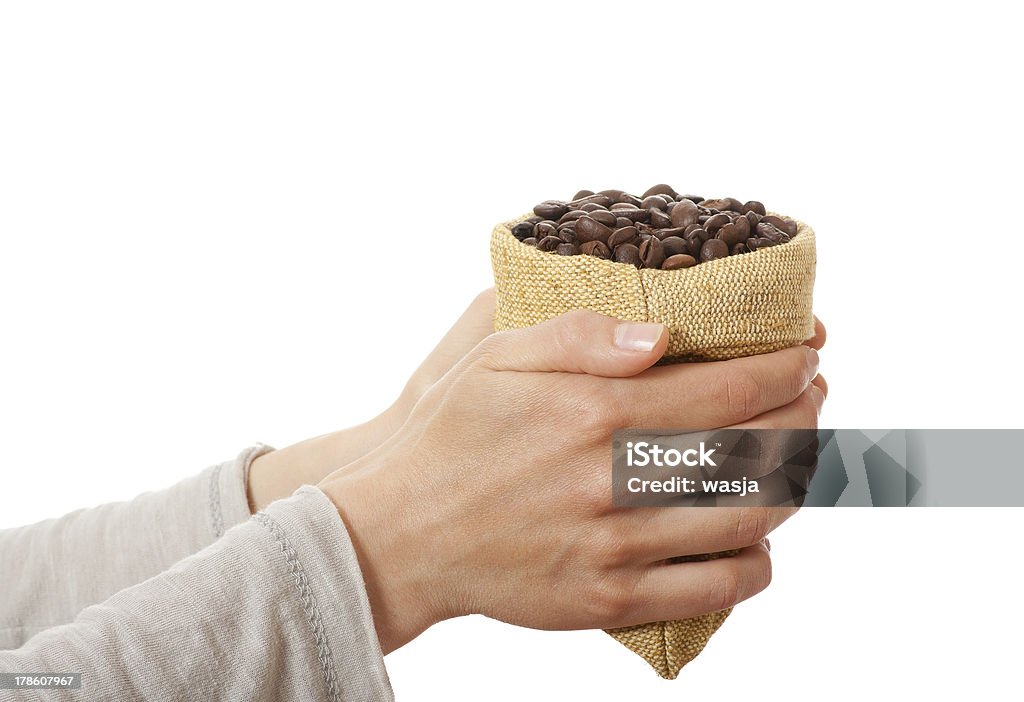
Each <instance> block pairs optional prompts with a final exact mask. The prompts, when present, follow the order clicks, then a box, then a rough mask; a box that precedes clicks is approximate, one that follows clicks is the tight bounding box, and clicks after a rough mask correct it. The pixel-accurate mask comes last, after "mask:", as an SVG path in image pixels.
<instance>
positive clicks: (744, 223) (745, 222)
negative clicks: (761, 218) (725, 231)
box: [732, 217, 750, 241]
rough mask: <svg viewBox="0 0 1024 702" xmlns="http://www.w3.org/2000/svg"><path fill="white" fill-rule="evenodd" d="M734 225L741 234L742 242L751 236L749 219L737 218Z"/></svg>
mask: <svg viewBox="0 0 1024 702" xmlns="http://www.w3.org/2000/svg"><path fill="white" fill-rule="evenodd" d="M732 223H733V225H735V227H736V229H737V230H738V231H739V233H740V241H744V240H745V239H746V238H747V237H748V236H750V220H749V219H747V218H746V217H737V218H736V219H734V220H733V221H732Z"/></svg>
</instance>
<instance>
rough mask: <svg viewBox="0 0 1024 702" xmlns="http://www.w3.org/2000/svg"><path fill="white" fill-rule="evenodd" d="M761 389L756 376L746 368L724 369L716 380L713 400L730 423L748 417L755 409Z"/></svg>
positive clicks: (752, 414) (751, 415)
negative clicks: (717, 380)
mask: <svg viewBox="0 0 1024 702" xmlns="http://www.w3.org/2000/svg"><path fill="white" fill-rule="evenodd" d="M760 394H761V390H760V385H759V383H758V382H757V377H756V376H755V375H754V373H753V372H752V371H750V370H749V369H747V368H732V369H729V370H727V371H725V372H724V373H723V374H722V376H721V378H720V379H719V382H718V387H717V391H716V393H715V398H714V399H715V401H716V402H717V404H718V406H719V407H721V408H722V410H723V411H724V412H725V414H726V416H727V418H728V421H729V422H730V423H736V422H742V421H743V420H745V419H750V418H751V417H753V416H754V414H755V413H756V411H757V406H758V400H759V398H760Z"/></svg>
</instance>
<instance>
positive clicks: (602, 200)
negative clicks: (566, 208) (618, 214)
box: [566, 193, 614, 207]
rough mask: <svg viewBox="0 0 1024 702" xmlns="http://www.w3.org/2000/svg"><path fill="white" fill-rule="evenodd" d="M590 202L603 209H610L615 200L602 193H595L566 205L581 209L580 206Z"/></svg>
mask: <svg viewBox="0 0 1024 702" xmlns="http://www.w3.org/2000/svg"><path fill="white" fill-rule="evenodd" d="M588 202H595V203H597V204H598V205H602V206H603V207H608V206H609V205H611V204H612V203H613V202H614V200H612V199H611V198H610V197H608V196H607V195H602V194H601V193H594V194H593V195H586V196H584V197H580V198H575V199H573V200H570V201H569V202H568V203H566V205H571V206H572V207H579V206H580V205H585V204H587V203H588Z"/></svg>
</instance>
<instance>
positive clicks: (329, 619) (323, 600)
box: [253, 485, 394, 700]
mask: <svg viewBox="0 0 1024 702" xmlns="http://www.w3.org/2000/svg"><path fill="white" fill-rule="evenodd" d="M253 519H254V521H256V522H259V523H260V524H261V525H262V526H263V527H264V528H266V529H267V531H269V532H270V534H271V535H272V537H273V538H274V539H275V541H277V544H278V547H279V548H280V549H281V550H282V551H283V552H284V553H285V555H286V558H287V561H288V570H289V572H288V573H286V574H284V575H286V576H287V577H288V578H289V579H291V580H292V581H293V582H294V585H295V589H296V597H298V598H300V599H301V601H302V605H303V609H304V612H305V614H306V617H307V620H308V623H309V625H310V635H311V636H312V637H313V639H314V642H315V643H316V645H317V649H318V657H319V658H320V660H321V662H322V663H323V662H325V661H327V663H326V664H325V667H326V670H325V672H326V674H327V678H328V685H329V687H330V686H331V685H334V686H336V689H337V691H338V693H339V694H340V699H344V700H393V699H394V694H393V692H392V690H391V682H390V680H389V679H388V674H387V670H386V669H385V667H384V655H383V652H382V651H381V647H380V641H379V639H378V638H377V631H376V628H375V627H374V624H373V615H372V613H371V611H370V602H369V599H368V598H367V595H366V586H365V583H364V580H363V574H362V571H361V570H360V568H359V562H358V560H357V559H356V552H355V548H354V547H353V546H352V541H351V539H350V538H349V534H348V531H347V530H346V529H345V525H344V522H342V520H341V517H340V515H339V514H338V510H337V509H336V508H335V506H334V503H332V502H331V501H330V499H329V498H328V497H327V496H326V495H325V494H324V493H323V492H321V491H320V489H319V488H316V487H313V486H311V485H305V486H303V487H301V488H299V489H298V490H297V491H296V492H295V493H294V494H293V495H292V496H291V497H289V498H287V499H284V500H277V501H276V502H274V503H272V504H271V505H269V506H268V507H267V508H266V510H265V511H264V512H260V513H258V514H256V515H255V516H254V517H253ZM330 671H334V672H333V674H332V673H331V672H330ZM332 680H333V682H332ZM382 692H383V693H384V694H383V695H382Z"/></svg>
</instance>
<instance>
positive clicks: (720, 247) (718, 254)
mask: <svg viewBox="0 0 1024 702" xmlns="http://www.w3.org/2000/svg"><path fill="white" fill-rule="evenodd" d="M728 255H729V247H728V246H726V244H725V242H724V241H722V240H721V239H708V240H707V241H705V242H704V246H702V247H701V249H700V260H701V261H714V260H715V259H716V258H725V257H726V256H728Z"/></svg>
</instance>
